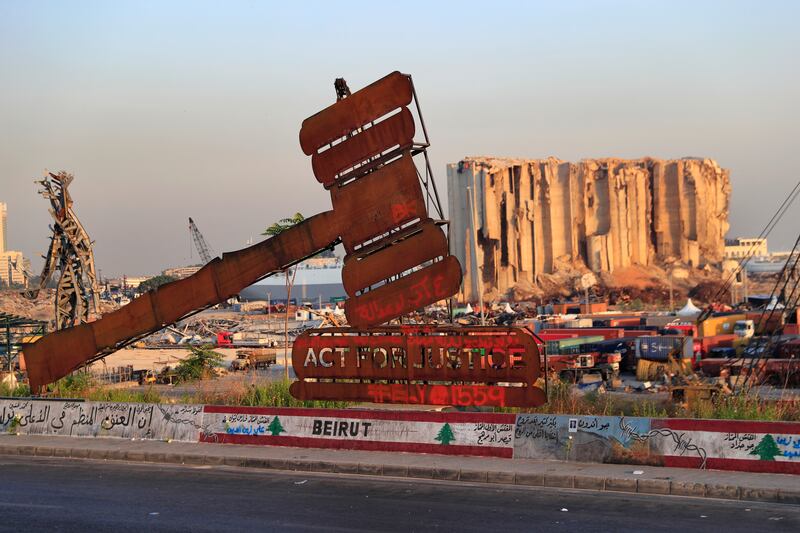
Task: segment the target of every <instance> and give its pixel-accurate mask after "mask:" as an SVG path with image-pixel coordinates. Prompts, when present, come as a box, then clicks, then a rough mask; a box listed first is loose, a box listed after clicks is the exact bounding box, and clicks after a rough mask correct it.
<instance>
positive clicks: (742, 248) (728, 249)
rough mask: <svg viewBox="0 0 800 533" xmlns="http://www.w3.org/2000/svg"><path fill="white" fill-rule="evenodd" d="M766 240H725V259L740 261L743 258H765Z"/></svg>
mask: <svg viewBox="0 0 800 533" xmlns="http://www.w3.org/2000/svg"><path fill="white" fill-rule="evenodd" d="M767 255H769V252H768V251H767V239H766V238H764V239H754V238H744V237H738V238H736V239H733V240H730V239H726V240H725V259H741V258H743V257H748V256H752V257H766V256H767Z"/></svg>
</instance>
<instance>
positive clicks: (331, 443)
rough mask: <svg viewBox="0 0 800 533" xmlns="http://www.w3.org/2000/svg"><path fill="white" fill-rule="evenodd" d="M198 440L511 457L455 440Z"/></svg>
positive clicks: (223, 435)
mask: <svg viewBox="0 0 800 533" xmlns="http://www.w3.org/2000/svg"><path fill="white" fill-rule="evenodd" d="M200 442H213V443H222V444H257V445H261V446H290V447H293V448H335V449H338V450H364V451H380V452H411V453H435V454H440V455H477V456H482V457H503V458H507V459H511V456H512V454H513V449H512V448H511V447H497V446H462V445H458V444H449V445H447V446H444V445H441V444H428V443H422V442H382V441H366V440H345V439H315V438H311V437H273V436H271V435H264V436H253V435H228V434H226V433H216V434H214V435H205V434H201V435H200Z"/></svg>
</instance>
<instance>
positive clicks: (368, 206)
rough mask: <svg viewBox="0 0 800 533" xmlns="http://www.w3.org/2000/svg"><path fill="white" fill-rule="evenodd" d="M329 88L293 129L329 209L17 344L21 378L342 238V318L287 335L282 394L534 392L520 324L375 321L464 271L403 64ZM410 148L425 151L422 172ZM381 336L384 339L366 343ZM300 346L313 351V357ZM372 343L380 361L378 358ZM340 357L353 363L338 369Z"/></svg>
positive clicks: (496, 396) (55, 367) (529, 352)
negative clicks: (360, 83)
mask: <svg viewBox="0 0 800 533" xmlns="http://www.w3.org/2000/svg"><path fill="white" fill-rule="evenodd" d="M335 88H336V93H337V100H336V102H335V103H334V104H332V105H331V106H329V107H327V108H325V109H323V110H321V111H320V112H318V113H316V114H314V115H312V116H311V117H309V118H307V119H306V120H304V121H303V123H302V127H301V129H300V136H299V140H300V147H301V149H302V151H303V152H304V153H305V154H306V155H308V156H310V157H311V167H312V170H313V174H314V176H315V178H316V180H317V181H318V182H319V183H320V184H321V185H322V187H323V188H324V189H325V190H327V191H328V192H329V193H330V198H331V205H332V209H331V210H329V211H325V212H323V213H319V214H317V215H314V216H311V217H309V218H306V219H305V220H304V221H302V222H300V223H298V224H296V225H294V226H292V227H290V228H289V229H287V230H285V231H283V232H282V233H280V234H278V235H276V236H273V237H271V238H269V239H267V240H265V241H263V242H260V243H258V244H255V245H253V246H250V247H248V248H245V249H242V250H238V251H235V252H229V253H224V254H223V255H222V257H217V258H214V259H212V260H211V261H209V262H208V263H207V264H206V265H205V266H203V268H201V269H200V270H199V271H198V272H197V273H195V274H194V275H192V276H189V277H187V278H184V279H181V280H178V281H174V282H171V283H167V284H165V285H162V286H160V287H158V288H157V289H155V290H152V291H149V292H147V293H145V294H143V295H141V296H140V297H138V298H136V299H134V300H133V301H132V302H131V303H130V304H128V305H126V306H124V307H122V308H120V309H118V310H116V311H114V312H111V313H108V314H106V315H104V316H103V317H102V318H100V319H99V320H96V321H94V322H91V323H85V324H80V325H77V326H75V327H71V328H67V329H63V330H60V331H57V332H54V333H52V334H50V335H47V336H45V337H43V338H41V339H40V340H39V341H37V342H36V343H33V344H29V345H26V346H24V348H23V352H24V359H25V363H26V366H27V372H28V379H29V382H30V386H31V390H32V391H36V392H40V393H41V392H44V390H45V387H46V385H47V384H49V383H52V382H54V381H56V380H58V379H60V378H62V377H64V376H66V375H67V374H69V373H70V372H72V371H74V370H76V369H77V368H79V367H81V366H84V365H87V364H90V363H92V362H93V361H96V360H98V359H101V358H103V357H105V356H106V355H108V354H110V353H112V352H114V351H116V350H119V349H120V348H122V347H124V346H126V345H128V344H130V343H132V342H135V341H136V340H137V339H140V338H142V337H144V336H146V335H149V334H151V333H153V332H156V331H159V330H161V329H163V328H164V327H166V326H168V325H170V324H173V323H175V322H177V321H180V320H183V319H185V318H187V317H188V316H190V315H192V314H195V313H198V312H200V311H202V310H204V309H206V308H208V307H210V306H213V305H215V304H217V303H219V302H223V301H225V300H227V299H228V298H231V297H233V296H235V295H237V294H238V293H239V292H240V291H241V290H242V289H244V288H245V287H248V286H249V285H252V284H253V283H255V282H257V281H259V280H261V279H263V278H265V277H267V276H270V275H274V274H277V273H280V272H283V271H284V270H285V269H287V268H289V267H291V266H292V265H295V264H297V263H299V262H301V261H303V260H305V259H307V258H309V257H312V256H314V255H315V254H317V253H319V252H322V251H323V250H327V249H331V248H332V247H334V246H336V245H338V244H341V245H342V246H343V247H344V250H345V252H346V256H345V259H344V267H343V270H342V283H343V286H344V289H345V292H346V293H347V295H348V299H347V300H346V302H345V315H346V318H347V321H348V324H349V326H348V327H346V328H324V329H322V330H320V331H322V332H325V333H319V334H316V333H315V332H309V336H308V337H307V338H306V339H305V340H304V341H303V342H300V343H298V345H299V348H297V350H293V354H292V359H293V364H294V365H295V369H296V370H298V364H299V365H303V364H305V365H306V367H307V368H304V369H303V372H298V375H300V374H303V375H304V376H306V377H307V379H306V383H302V382H295V383H294V384H293V388H292V393H293V394H295V395H296V396H298V397H301V398H302V399H335V398H346V399H367V398H362V397H363V396H364V394H366V385H367V384H370V383H371V384H373V385H380V386H384V385H388V386H392V387H394V388H395V389H397V390H399V391H400V394H398V395H397V398H399V399H400V401H402V399H405V401H408V398H410V397H411V395H410V394H408V391H412V392H414V394H417V393H420V391H421V392H422V393H424V394H421V395H419V394H417V396H414V397H415V398H420V402H421V401H422V399H424V400H425V401H431V402H434V403H442V402H449V403H452V402H453V397H454V396H453V394H451V392H452V390H450V389H448V390H447V391H443V390H442V389H441V387H442V385H441V383H443V382H447V383H452V382H457V383H459V384H460V385H459V386H461V387H462V388H463V387H466V388H463V390H462V389H459V391H458V397H460V398H462V401H461V403H465V404H467V403H471V402H473V400H471V399H470V398H478V400H480V399H484V403H485V402H489V403H492V404H495V405H540V404H541V403H544V401H545V394H544V391H543V390H542V389H541V388H540V387H539V386H537V385H536V381H537V379H538V377H539V375H540V359H539V353H538V350H537V348H536V343H535V342H533V339H532V338H531V334H530V333H528V332H527V330H524V329H522V328H511V327H508V328H480V327H467V328H462V327H455V326H452V325H444V326H439V325H425V326H409V325H399V326H383V327H381V328H375V327H376V326H378V325H381V324H386V323H387V322H390V321H392V320H395V319H400V318H401V317H403V315H405V314H408V313H410V312H412V311H414V310H417V309H421V308H423V307H425V306H427V305H430V304H433V303H435V302H438V301H441V300H445V299H447V298H449V297H451V296H453V295H454V294H456V293H457V292H458V290H459V287H460V285H461V280H462V272H461V266H460V264H459V262H458V260H457V259H456V258H455V257H454V256H452V255H450V253H449V249H448V241H447V236H446V235H445V233H444V231H443V230H442V226H443V225H444V224H446V221H445V220H443V218H444V217H443V213H442V209H441V204H440V202H439V195H438V191H437V189H436V184H435V182H434V181H433V179H432V172H431V168H430V162H429V160H428V155H427V148H428V147H429V146H430V142H429V139H428V134H427V130H426V128H425V123H424V120H423V119H422V113H421V110H420V106H419V101H418V99H417V97H416V90H415V88H414V84H413V81H412V79H411V76H410V75H407V74H402V73H400V72H398V71H395V72H392V73H390V74H389V75H387V76H385V77H383V78H381V79H379V80H377V81H376V82H374V83H372V84H370V85H368V86H366V87H364V88H362V89H360V90H358V91H355V92H352V93H351V91H350V89H349V88H348V87H347V84H346V82H345V81H344V79H341V78H339V79H337V80H336V82H335ZM412 103H413V107H412ZM412 109H413V110H414V111H415V112H416V116H417V119H418V120H419V123H420V126H421V129H422V134H423V136H424V140H423V141H419V142H418V141H415V139H414V137H415V134H416V133H417V128H416V121H415V118H414V114H413V113H412ZM415 158H416V160H421V161H424V163H423V164H422V165H421V166H422V171H420V170H418V168H417V165H416V164H415ZM430 206H433V210H434V211H435V212H434V213H433V215H434V216H436V218H434V217H433V216H432V214H431V213H430V209H429V208H430ZM312 337H313V338H312ZM353 339H364V343H365V346H367V345H374V350H375V351H374V352H370V353H371V354H372V359H371V360H372V361H373V362H374V363H375V366H374V367H373V368H372V369H371V370H367V367H366V363H365V362H366V361H367V355H365V354H366V352H365V351H364V350H367V349H369V348H368V346H367V348H364V346H355V345H353V350H354V351H353V352H347V350H348V349H349V348H344V347H337V345H342V343H343V342H345V341H346V342H345V343H346V344H348V346H349V345H352V344H353V342H354V341H353ZM381 343H383V344H386V343H388V344H387V346H388V345H389V344H390V345H391V346H390V347H388V348H384V347H381V346H377V344H381ZM302 349H306V350H311V351H312V352H313V353H314V354H315V355H314V357H313V358H310V356H309V354H308V353H302V352H301V351H299V350H302ZM315 350H317V351H315ZM326 350H327V351H326ZM340 350H341V351H340ZM380 350H383V352H380ZM387 350H388V351H387ZM414 350H417V351H418V352H419V354H418V355H420V357H421V360H423V362H424V361H427V363H424V364H423V366H424V367H425V368H424V369H422V367H418V365H417V364H411V360H412V355H413V354H412V352H413V351H414ZM420 350H421V351H420ZM317 352H318V353H319V358H318V359H317V355H316V354H317ZM381 353H383V354H384V356H385V357H384V361H385V362H386V364H384V365H383V366H381V360H380V358H379V357H378V358H376V354H377V355H380V354H381ZM387 354H390V355H391V363H392V365H391V367H392V368H394V371H393V373H391V375H389V374H386V375H384V374H383V373H382V372H383V369H385V368H386V367H388V366H389V365H388V362H389V355H387ZM337 355H338V357H339V359H338V360H337V363H336V370H337V372H336V373H334V374H331V373H330V365H328V362H329V361H331V360H332V359H331V357H334V358H335V357H336V356H337ZM437 358H438V359H437ZM298 361H299V362H298ZM309 361H315V362H323V364H322V365H319V370H320V371H327V372H328V374H326V373H325V372H322V374H319V375H317V374H315V373H314V370H313V368H310V367H308V366H309ZM436 361H438V362H436ZM362 363H364V364H363V365H362ZM331 364H332V363H331ZM326 365H328V366H326ZM312 366H313V365H312ZM350 367H352V369H351V370H352V372H355V374H354V375H352V376H350V379H342V376H343V375H348V374H346V373H345V374H343V372H345V371H349V370H348V369H350ZM369 372H372V374H371V375H370V374H369ZM415 372H416V373H415ZM328 375H331V376H333V377H326V376H328ZM348 376H349V375H348ZM353 381H358V382H359V383H352V382H353ZM434 382H436V383H438V384H435V383H434ZM476 382H477V383H476ZM298 383H300V384H299V385H298ZM355 385H359V386H358V387H357V386H355ZM470 387H471V388H470ZM512 388H513V389H518V390H510V389H512ZM401 389H402V390H401ZM382 390H383V389H382ZM403 391H406V392H405V393H403ZM384 392H385V390H384ZM445 392H446V394H445ZM372 397H374V395H373V396H372ZM393 397H394V396H392V398H393ZM387 401H394V400H392V399H391V398H390V399H389V400H387ZM477 403H481V402H480V401H478V402H477Z"/></svg>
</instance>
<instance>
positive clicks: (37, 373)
mask: <svg viewBox="0 0 800 533" xmlns="http://www.w3.org/2000/svg"><path fill="white" fill-rule="evenodd" d="M22 351H23V353H24V354H25V366H26V368H27V370H28V382H29V383H30V387H31V392H33V393H34V394H38V393H40V391H41V390H42V388H43V387H44V385H47V384H48V383H52V382H54V381H56V380H58V379H60V378H63V377H64V376H66V375H67V374H69V373H70V372H72V371H73V370H74V369H75V368H77V367H79V366H80V365H81V364H83V363H84V361H86V359H87V357H86V354H92V355H93V354H95V353H97V346H96V345H95V343H94V333H93V332H92V324H80V325H78V326H75V327H72V328H69V329H62V330H60V331H55V332H53V333H50V334H49V335H45V336H44V337H42V338H41V339H39V340H38V341H36V342H35V343H33V344H25V345H23V347H22Z"/></svg>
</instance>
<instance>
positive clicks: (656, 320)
mask: <svg viewBox="0 0 800 533" xmlns="http://www.w3.org/2000/svg"><path fill="white" fill-rule="evenodd" d="M672 322H675V315H652V316H646V317H644V325H645V326H658V327H662V328H663V327H666V326H667V325H668V324H670V323H672Z"/></svg>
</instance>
